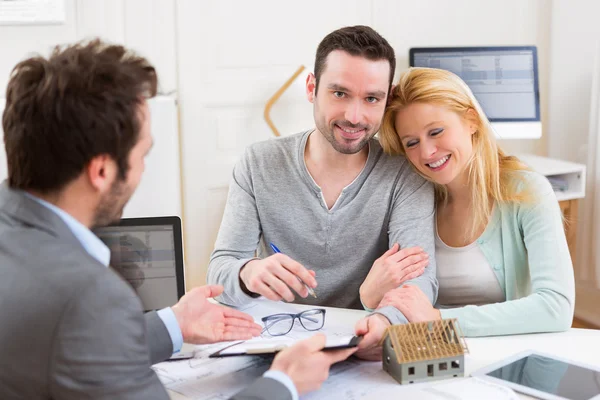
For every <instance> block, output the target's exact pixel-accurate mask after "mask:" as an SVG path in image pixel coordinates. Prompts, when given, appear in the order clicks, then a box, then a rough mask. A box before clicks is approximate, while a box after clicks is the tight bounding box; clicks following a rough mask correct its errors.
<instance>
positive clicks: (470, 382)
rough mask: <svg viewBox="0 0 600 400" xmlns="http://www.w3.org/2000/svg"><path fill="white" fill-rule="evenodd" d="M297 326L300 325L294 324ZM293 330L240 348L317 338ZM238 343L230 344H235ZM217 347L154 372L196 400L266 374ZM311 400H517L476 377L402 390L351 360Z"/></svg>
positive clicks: (337, 332) (340, 330)
mask: <svg viewBox="0 0 600 400" xmlns="http://www.w3.org/2000/svg"><path fill="white" fill-rule="evenodd" d="M243 311H245V312H247V313H249V314H250V315H252V316H253V317H254V318H255V319H256V320H257V321H260V318H262V317H263V316H265V315H270V314H276V313H281V312H286V313H288V312H289V313H297V312H300V311H301V309H299V308H297V307H296V306H294V305H290V304H285V303H274V302H269V301H257V302H253V303H252V304H250V305H248V306H246V307H244V308H243ZM296 324H297V325H299V324H298V322H297V321H296ZM296 328H297V327H296ZM296 328H295V329H293V330H292V332H290V334H289V335H286V337H278V338H272V337H271V338H269V337H268V336H265V335H264V337H262V338H256V339H253V340H250V341H247V342H244V343H242V345H243V346H247V347H251V346H254V345H255V344H256V345H259V344H260V343H261V342H270V343H277V342H278V341H290V340H291V341H295V340H300V339H303V338H305V337H309V336H312V335H314V333H315V332H307V331H305V330H304V329H302V328H301V327H300V329H296ZM321 331H322V332H323V333H325V334H326V335H327V337H328V340H330V341H335V340H344V339H343V338H347V337H349V336H352V335H353V334H354V326H352V325H351V326H336V325H335V324H333V323H332V324H328V320H327V317H325V326H324V328H323V329H322V330H321ZM233 343H236V342H230V343H228V344H233ZM228 344H227V343H219V344H213V345H207V346H196V348H195V350H194V358H193V359H190V360H182V361H174V362H164V363H160V364H156V365H155V366H154V367H153V369H154V370H155V371H156V373H157V375H158V376H159V378H160V380H161V381H162V383H163V384H164V385H165V386H166V387H167V388H168V389H169V390H172V391H174V392H177V393H179V394H181V395H183V396H185V397H187V398H189V399H193V400H224V399H228V398H229V397H231V396H233V395H234V394H235V393H237V392H239V391H240V390H242V389H243V388H245V387H247V386H249V385H250V384H251V383H252V382H253V381H254V380H256V379H258V378H259V377H260V376H262V374H263V373H264V372H265V371H267V370H268V369H269V367H270V365H271V362H272V358H271V357H256V356H240V357H224V358H209V355H210V354H212V353H215V352H216V351H218V350H221V349H223V348H225V347H227V345H228ZM301 398H302V399H309V400H320V399H326V400H367V399H376V400H381V399H386V398H390V399H392V398H394V399H396V398H398V399H425V400H443V399H444V400H457V399H465V400H470V399H477V400H479V399H486V400H515V399H517V397H516V396H515V394H514V392H512V391H511V390H510V389H507V388H505V387H501V386H498V385H494V384H489V383H487V382H483V381H479V380H478V379H476V378H461V379H449V380H442V381H436V382H432V383H425V384H415V385H408V386H407V385H400V384H399V383H397V382H396V381H395V380H394V379H393V378H392V377H391V376H390V375H388V374H387V373H386V372H385V371H383V369H382V366H381V362H367V361H362V360H358V359H356V358H351V359H349V360H347V361H344V362H341V363H338V364H336V365H334V366H333V367H332V368H331V371H330V374H329V378H328V379H327V381H326V382H325V383H324V384H323V386H322V387H321V389H320V390H318V391H316V392H312V393H309V394H307V395H304V396H301Z"/></svg>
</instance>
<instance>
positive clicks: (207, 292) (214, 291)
mask: <svg viewBox="0 0 600 400" xmlns="http://www.w3.org/2000/svg"><path fill="white" fill-rule="evenodd" d="M194 290H195V291H200V292H202V294H204V297H206V298H211V297H216V296H218V295H220V294H221V293H223V286H221V285H206V286H199V287H197V288H195V289H192V291H194Z"/></svg>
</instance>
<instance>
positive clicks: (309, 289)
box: [269, 243, 317, 299]
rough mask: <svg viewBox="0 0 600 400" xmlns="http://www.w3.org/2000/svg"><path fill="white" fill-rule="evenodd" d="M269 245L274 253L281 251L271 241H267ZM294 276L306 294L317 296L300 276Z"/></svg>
mask: <svg viewBox="0 0 600 400" xmlns="http://www.w3.org/2000/svg"><path fill="white" fill-rule="evenodd" d="M269 245H270V246H271V249H273V251H274V252H275V253H281V251H279V249H278V248H277V246H275V245H274V244H273V243H269ZM296 278H298V280H299V281H300V282H301V283H302V284H303V285H304V286H305V287H306V288H307V289H308V294H310V295H311V296H312V297H314V298H315V299H316V298H317V294H316V293H315V291H314V290H313V288H311V287H310V286H308V285H307V284H306V283H305V282H303V281H302V279H300V277H298V276H296Z"/></svg>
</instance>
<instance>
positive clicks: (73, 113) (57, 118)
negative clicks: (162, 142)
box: [2, 39, 157, 193]
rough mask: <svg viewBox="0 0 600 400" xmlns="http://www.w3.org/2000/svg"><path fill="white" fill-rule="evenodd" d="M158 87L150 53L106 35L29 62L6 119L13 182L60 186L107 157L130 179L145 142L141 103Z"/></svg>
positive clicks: (9, 93)
mask: <svg viewBox="0 0 600 400" xmlns="http://www.w3.org/2000/svg"><path fill="white" fill-rule="evenodd" d="M156 90H157V76H156V71H155V69H154V67H153V66H152V65H150V63H149V62H148V61H147V60H146V59H145V58H143V57H140V56H138V55H136V54H134V53H133V52H131V51H129V50H127V49H125V48H124V47H123V46H118V45H109V44H106V43H104V42H102V41H100V40H98V39H96V40H93V41H89V42H80V43H77V44H74V45H69V46H57V47H55V48H54V50H53V51H52V54H51V55H50V57H48V58H47V59H46V58H44V57H41V56H35V57H32V58H29V59H26V60H24V61H21V62H20V63H19V64H17V66H16V67H15V68H14V69H13V70H12V73H11V77H10V81H9V83H8V87H7V90H6V108H5V110H4V115H3V117H2V127H3V129H4V144H5V146H6V155H7V161H8V183H9V186H10V187H12V188H14V189H21V190H27V189H33V190H37V191H40V192H42V193H45V192H54V191H59V190H61V189H62V188H63V187H64V186H65V185H66V184H68V183H69V182H70V181H72V180H73V179H75V178H76V177H77V176H79V174H81V172H82V171H83V170H84V168H85V166H86V165H87V164H88V163H89V162H90V161H91V159H92V158H94V157H96V156H98V155H102V154H106V155H108V156H110V157H111V158H112V159H113V160H115V162H116V164H117V166H118V169H119V179H125V177H126V175H127V171H128V168H129V164H128V157H129V153H130V151H131V149H132V148H133V147H134V146H135V144H136V143H137V141H138V139H139V132H140V127H141V122H142V121H140V109H139V106H140V105H141V104H142V102H143V99H144V98H149V97H152V96H155V95H156Z"/></svg>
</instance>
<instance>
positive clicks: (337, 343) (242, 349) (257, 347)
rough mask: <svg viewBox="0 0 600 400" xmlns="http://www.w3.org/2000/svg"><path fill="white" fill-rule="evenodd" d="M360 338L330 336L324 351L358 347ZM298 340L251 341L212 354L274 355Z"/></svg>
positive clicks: (212, 356)
mask: <svg viewBox="0 0 600 400" xmlns="http://www.w3.org/2000/svg"><path fill="white" fill-rule="evenodd" d="M361 340H362V336H353V335H350V336H330V337H327V341H326V343H325V347H324V348H323V350H324V351H330V350H340V349H349V348H352V347H356V346H358V344H359V343H360V341H361ZM296 342H298V340H296V339H290V338H271V339H261V338H257V339H252V340H248V341H245V342H237V343H234V344H231V345H229V346H227V347H225V348H223V349H221V350H219V351H217V352H215V353H213V354H211V355H210V356H209V357H210V358H215V357H232V356H253V355H274V354H276V353H277V352H279V351H281V350H283V349H285V348H286V347H290V346H293V345H294V344H295V343H296Z"/></svg>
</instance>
